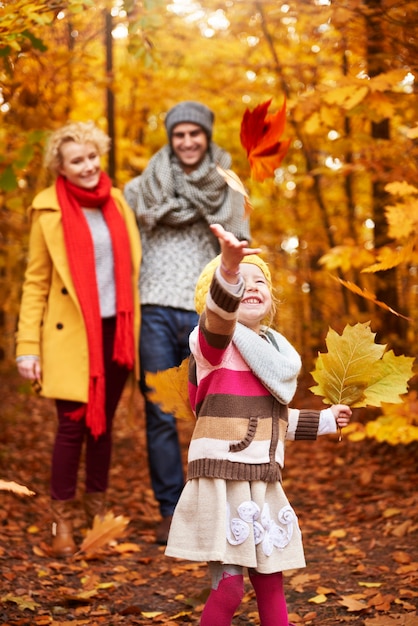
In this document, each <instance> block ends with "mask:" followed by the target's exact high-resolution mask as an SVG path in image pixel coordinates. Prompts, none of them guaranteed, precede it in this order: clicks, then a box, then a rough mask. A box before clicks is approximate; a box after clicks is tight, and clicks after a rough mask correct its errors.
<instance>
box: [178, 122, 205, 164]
mask: <svg viewBox="0 0 418 626" xmlns="http://www.w3.org/2000/svg"><path fill="white" fill-rule="evenodd" d="M171 147H172V148H173V152H174V154H175V155H176V157H177V158H178V160H179V161H180V163H181V166H182V168H183V170H184V171H185V172H186V174H190V172H192V171H193V170H194V169H196V168H197V167H198V165H199V164H200V163H201V161H202V160H203V157H204V156H205V154H206V152H207V149H208V138H207V135H206V133H205V131H204V130H203V128H202V127H201V126H198V124H191V123H189V122H183V123H182V124H176V126H174V129H173V132H172V133H171Z"/></svg>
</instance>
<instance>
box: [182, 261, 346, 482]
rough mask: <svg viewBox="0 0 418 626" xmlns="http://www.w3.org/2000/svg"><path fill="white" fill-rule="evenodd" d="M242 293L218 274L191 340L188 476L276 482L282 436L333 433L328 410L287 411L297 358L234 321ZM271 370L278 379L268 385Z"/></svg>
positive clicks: (271, 337)
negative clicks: (193, 419)
mask: <svg viewBox="0 0 418 626" xmlns="http://www.w3.org/2000/svg"><path fill="white" fill-rule="evenodd" d="M243 291H244V285H243V283H242V284H241V285H239V287H238V290H237V289H236V286H231V285H229V284H228V283H227V282H225V281H223V279H222V277H221V276H220V273H219V272H218V271H216V272H215V275H214V277H213V280H212V283H211V286H210V289H209V294H208V297H207V301H206V309H205V311H204V313H203V314H202V316H201V318H200V322H199V326H198V327H197V328H195V329H194V331H193V332H192V334H191V336H190V349H191V357H190V361H189V397H190V403H191V406H192V409H193V411H194V413H195V415H196V418H197V420H196V426H195V429H194V432H193V435H192V440H191V443H190V446H189V453H188V472H187V478H188V479H192V478H198V477H211V478H223V479H226V480H250V481H252V480H263V481H266V482H273V481H277V480H281V472H282V468H283V466H284V445H285V440H286V439H311V440H314V439H316V437H317V436H318V435H321V434H327V433H332V432H336V423H335V419H334V416H333V414H332V411H331V410H330V409H325V410H323V411H311V410H300V411H299V410H297V409H289V408H288V406H287V403H288V402H290V400H291V399H292V397H293V394H294V391H295V389H296V380H297V375H298V373H299V369H300V360H299V357H298V355H297V353H296V352H295V351H294V349H293V348H292V346H291V345H290V344H289V342H287V340H286V339H285V338H284V337H283V336H282V335H280V334H279V333H276V332H274V331H271V330H269V331H268V332H265V333H263V335H257V334H256V333H255V332H254V331H252V330H249V329H247V328H246V327H243V326H242V325H241V324H239V323H238V324H237V311H238V307H239V303H240V300H241V297H242V296H243ZM209 329H211V330H209ZM243 336H244V338H245V340H243V339H242V337H243ZM246 344H249V347H247V345H246ZM238 346H239V347H240V348H241V350H240V349H239V347H238ZM260 354H261V355H262V357H260ZM268 361H271V363H267V364H266V362H268ZM270 366H271V368H270V369H271V370H272V371H274V369H273V368H274V366H276V378H277V381H276V380H270V379H271V376H269V372H270V369H269V367H270ZM265 372H267V373H265Z"/></svg>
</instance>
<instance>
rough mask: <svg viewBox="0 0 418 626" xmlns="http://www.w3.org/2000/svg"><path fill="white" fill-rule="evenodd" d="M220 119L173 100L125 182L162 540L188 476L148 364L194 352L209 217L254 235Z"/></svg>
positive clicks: (213, 247) (169, 363) (209, 253)
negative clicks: (136, 170)
mask: <svg viewBox="0 0 418 626" xmlns="http://www.w3.org/2000/svg"><path fill="white" fill-rule="evenodd" d="M213 122H214V114H213V112H212V111H211V110H210V109H209V108H208V107H207V106H205V105H204V104H201V103H199V102H193V101H185V102H180V103H179V104H177V105H176V106H174V107H173V108H172V109H170V110H169V111H168V113H167V115H166V118H165V127H166V130H167V135H168V144H166V145H165V146H163V147H162V148H161V149H160V150H159V151H158V152H157V153H156V154H155V155H154V156H153V157H152V158H151V160H150V162H149V164H148V166H147V167H146V168H145V170H144V172H143V173H142V175H141V176H137V177H136V178H134V179H133V180H131V181H130V182H129V183H128V184H127V185H126V187H125V197H126V200H127V201H128V203H129V204H130V206H131V207H132V208H133V209H134V211H135V213H136V216H137V220H138V225H139V229H140V233H141V240H142V254H143V256H142V265H141V275H140V283H139V290H140V295H141V305H142V327H141V342H140V357H141V367H142V370H143V374H142V377H141V390H142V392H143V394H144V397H145V410H146V427H147V449H148V459H149V467H150V474H151V483H152V488H153V490H154V494H155V497H156V499H157V501H158V502H159V505H160V512H161V516H162V522H161V523H160V525H159V526H158V528H157V533H156V540H157V543H160V544H165V543H166V542H167V536H168V531H169V528H170V524H171V518H172V515H173V511H174V508H175V506H176V504H177V501H178V499H179V497H180V493H181V491H182V488H183V484H184V476H183V466H182V459H181V450H180V445H179V440H178V433H177V427H176V422H175V418H174V417H173V415H170V414H167V413H164V412H163V411H162V410H161V408H160V407H159V406H158V405H157V404H155V403H153V402H151V401H150V400H149V399H148V398H147V392H149V391H150V388H149V387H148V386H147V384H146V380H145V372H157V371H161V370H165V369H168V368H170V367H174V366H177V365H179V364H180V363H181V361H182V360H183V359H184V358H185V357H187V356H188V355H189V334H190V332H191V331H192V330H193V328H194V327H195V326H196V324H197V321H198V316H197V313H196V312H195V307H194V290H195V285H196V282H197V279H198V278H199V275H200V272H201V270H202V269H203V268H204V267H205V266H206V264H207V263H208V261H210V260H211V259H212V258H214V257H215V256H216V255H217V254H218V253H219V248H218V242H217V239H216V237H215V236H214V235H213V234H212V233H211V231H210V229H209V225H210V224H214V223H219V224H221V225H222V226H224V228H225V229H227V230H229V231H231V232H233V233H234V234H235V235H236V237H238V238H239V239H247V240H249V239H250V233H249V225H248V221H247V220H246V219H245V217H244V200H243V196H242V195H241V194H240V193H238V192H236V191H234V190H232V189H231V188H230V187H228V185H226V183H225V182H224V180H223V178H222V176H221V175H220V174H219V173H218V171H217V169H216V165H217V164H219V165H220V166H221V167H222V168H224V169H229V168H230V165H231V157H230V155H229V154H228V153H227V152H225V151H224V150H223V149H222V148H220V147H219V146H217V145H216V144H215V143H214V142H213V141H212V127H213Z"/></svg>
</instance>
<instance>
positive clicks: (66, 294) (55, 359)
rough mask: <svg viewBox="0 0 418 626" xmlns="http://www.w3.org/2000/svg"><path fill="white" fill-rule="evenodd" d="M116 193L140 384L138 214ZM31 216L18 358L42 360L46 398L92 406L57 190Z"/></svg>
mask: <svg viewBox="0 0 418 626" xmlns="http://www.w3.org/2000/svg"><path fill="white" fill-rule="evenodd" d="M111 193H112V197H113V199H114V200H115V203H116V206H117V207H118V209H119V211H120V213H121V214H122V215H123V217H124V220H125V224H126V226H127V230H128V235H129V239H130V242H131V255H132V291H133V297H134V327H135V328H134V332H135V354H136V363H135V374H136V377H137V378H138V377H139V363H138V359H139V350H138V346H139V329H140V307H139V291H138V280H139V268H140V263H141V242H140V236H139V231H138V227H137V224H136V220H135V215H134V212H133V211H132V209H131V208H130V207H129V206H128V204H127V203H126V202H125V200H124V198H123V195H122V193H121V192H120V191H119V190H118V189H116V188H112V191H111ZM29 214H30V218H31V232H30V240H29V261H28V266H27V270H26V274H25V281H24V284H23V293H22V300H21V306H20V314H19V323H18V329H17V333H16V356H28V355H36V356H39V357H40V359H41V367H42V391H41V394H42V395H43V396H45V397H48V398H60V399H64V400H77V401H80V402H87V397H88V380H89V354H88V346H87V334H86V329H85V325H84V319H83V315H82V312H81V308H80V303H79V301H78V298H77V295H76V292H75V287H74V283H73V280H72V278H71V274H70V268H69V264H68V260H67V255H66V249H65V243H64V231H63V227H62V221H61V209H60V206H59V204H58V199H57V194H56V189H55V185H53V186H52V187H48V188H47V189H44V190H43V191H41V192H40V193H39V194H38V195H37V196H36V197H35V198H34V200H33V203H32V206H31V207H30V209H29Z"/></svg>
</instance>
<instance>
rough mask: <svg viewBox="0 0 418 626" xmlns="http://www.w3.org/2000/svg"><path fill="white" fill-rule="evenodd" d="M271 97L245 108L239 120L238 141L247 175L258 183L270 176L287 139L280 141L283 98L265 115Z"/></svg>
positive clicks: (285, 146)
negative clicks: (278, 106)
mask: <svg viewBox="0 0 418 626" xmlns="http://www.w3.org/2000/svg"><path fill="white" fill-rule="evenodd" d="M270 104H271V100H268V101H266V102H263V103H262V104H259V105H258V106H256V107H255V109H254V110H253V111H249V109H247V110H246V111H245V113H244V115H243V118H242V121H241V132H240V139H241V144H242V146H243V147H244V148H245V150H246V151H247V157H248V160H249V163H250V168H251V176H252V178H253V179H254V180H256V181H259V182H262V181H263V180H265V179H266V178H272V177H274V172H275V170H276V169H277V168H278V167H279V166H280V164H281V162H282V160H283V159H284V157H285V155H286V153H287V151H288V149H289V144H290V139H285V140H282V141H280V137H281V136H282V134H283V131H284V127H285V123H286V101H284V102H283V106H282V108H281V109H280V111H278V112H277V113H275V114H270V115H268V114H267V111H268V108H269V106H270Z"/></svg>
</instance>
